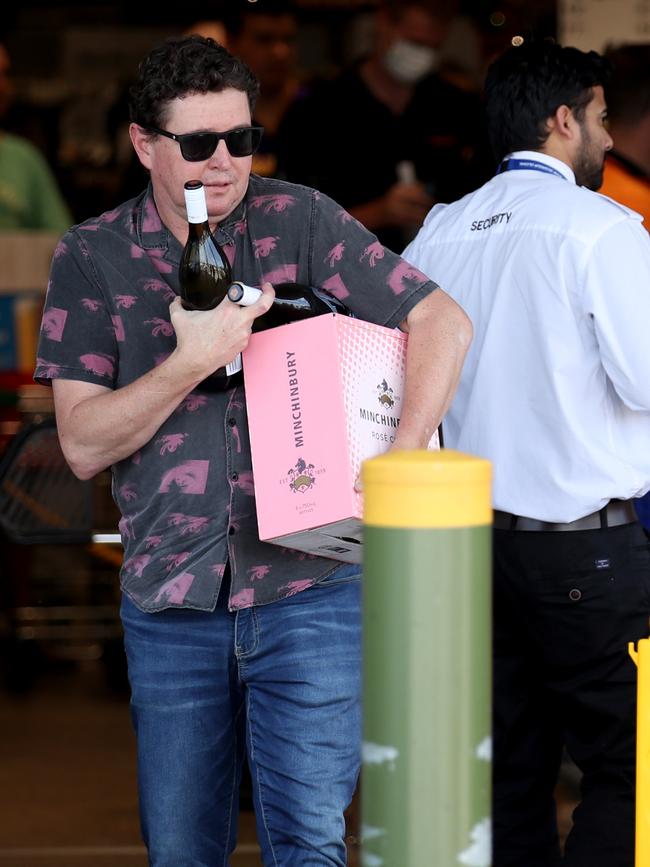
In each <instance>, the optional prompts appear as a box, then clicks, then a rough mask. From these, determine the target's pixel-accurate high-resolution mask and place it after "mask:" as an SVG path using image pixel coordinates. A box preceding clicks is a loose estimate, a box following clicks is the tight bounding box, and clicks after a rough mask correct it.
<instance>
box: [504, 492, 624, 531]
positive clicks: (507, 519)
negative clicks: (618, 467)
mask: <svg viewBox="0 0 650 867" xmlns="http://www.w3.org/2000/svg"><path fill="white" fill-rule="evenodd" d="M636 520H637V516H636V512H635V509H634V504H633V503H632V501H631V500H610V501H609V503H607V505H606V506H604V507H603V508H602V509H599V510H598V511H597V512H592V513H591V514H589V515H584V516H583V517H582V518H577V519H576V520H575V521H569V522H568V523H566V524H557V523H553V522H551V521H540V520H538V519H537V518H527V517H525V516H522V515H513V514H511V513H510V512H502V511H500V510H498V509H495V511H494V527H495V529H497V530H516V531H517V532H519V531H522V532H538V533H558V532H565V531H571V530H573V531H576V530H601V529H606V528H607V527H618V526H620V525H622V524H632V523H634V522H635V521H636Z"/></svg>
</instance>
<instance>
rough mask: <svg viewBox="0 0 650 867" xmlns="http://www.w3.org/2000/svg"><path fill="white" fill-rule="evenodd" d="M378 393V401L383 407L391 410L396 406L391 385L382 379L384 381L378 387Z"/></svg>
mask: <svg viewBox="0 0 650 867" xmlns="http://www.w3.org/2000/svg"><path fill="white" fill-rule="evenodd" d="M377 392H378V394H377V400H378V401H379V403H380V404H381V405H382V406H385V407H389V408H390V407H393V406H395V397H394V392H393V389H392V388H391V387H390V385H389V384H388V383H387V382H386V380H385V379H382V381H381V382H380V383H379V385H378V386H377Z"/></svg>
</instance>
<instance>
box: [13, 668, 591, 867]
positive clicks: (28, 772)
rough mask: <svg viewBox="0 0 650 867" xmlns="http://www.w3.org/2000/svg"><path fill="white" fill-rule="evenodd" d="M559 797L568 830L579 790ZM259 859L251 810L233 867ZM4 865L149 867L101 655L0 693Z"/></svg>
mask: <svg viewBox="0 0 650 867" xmlns="http://www.w3.org/2000/svg"><path fill="white" fill-rule="evenodd" d="M558 795H559V805H558V808H559V819H560V826H561V831H562V835H563V836H565V835H566V833H567V832H568V830H569V829H570V827H571V813H572V811H573V808H574V807H575V800H574V798H575V788H574V787H573V786H569V787H568V788H567V787H566V786H564V787H560V788H559V789H558ZM357 814H358V805H357V804H356V802H355V804H354V805H353V809H352V810H351V811H350V815H349V816H348V820H349V821H348V826H349V837H348V842H349V857H350V867H355V865H358V861H359V852H358V847H357V845H356V833H355V832H356V824H357V820H356V815H357ZM259 865H261V861H260V857H259V848H258V846H257V842H256V838H255V827H254V820H253V816H252V813H250V812H247V811H244V812H242V814H241V816H240V844H239V847H238V849H237V852H236V854H235V856H234V857H233V859H232V867H259ZM0 867H147V857H146V853H145V850H144V847H143V846H142V843H141V841H140V835H139V827H138V810H137V794H136V779H135V744H134V738H133V734H132V731H131V722H130V718H129V709H128V700H127V698H126V695H118V694H116V692H115V690H114V689H112V688H109V685H108V680H107V678H106V674H105V671H104V669H103V667H102V666H101V665H100V664H99V663H98V662H97V661H92V660H89V661H86V662H81V663H80V662H75V663H67V664H65V665H61V664H60V663H59V664H57V665H54V666H50V667H49V668H48V669H47V670H46V671H45V672H41V673H40V674H39V677H38V678H37V680H36V683H35V684H34V686H33V687H32V688H31V689H30V690H28V691H26V692H25V694H23V695H14V694H11V693H7V692H0ZM402 867H407V865H402ZM408 867H414V865H408Z"/></svg>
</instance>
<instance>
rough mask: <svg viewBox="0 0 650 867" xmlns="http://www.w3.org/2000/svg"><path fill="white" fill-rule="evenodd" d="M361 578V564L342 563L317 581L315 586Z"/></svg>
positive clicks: (329, 585)
mask: <svg viewBox="0 0 650 867" xmlns="http://www.w3.org/2000/svg"><path fill="white" fill-rule="evenodd" d="M358 578H361V566H360V565H359V564H358V563H343V564H342V565H341V566H339V567H338V569H335V570H334V571H333V572H330V573H329V575H326V576H325V577H324V578H323V579H322V581H318V583H317V584H315V587H331V586H332V585H333V584H343V583H345V582H348V581H355V580H356V579H358Z"/></svg>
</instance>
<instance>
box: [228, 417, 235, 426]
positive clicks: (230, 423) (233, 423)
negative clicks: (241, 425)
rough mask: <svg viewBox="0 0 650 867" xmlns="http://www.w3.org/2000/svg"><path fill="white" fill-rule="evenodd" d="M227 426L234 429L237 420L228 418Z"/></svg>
mask: <svg viewBox="0 0 650 867" xmlns="http://www.w3.org/2000/svg"><path fill="white" fill-rule="evenodd" d="M228 424H229V425H230V427H234V426H235V425H236V424H237V420H236V419H234V418H229V419H228Z"/></svg>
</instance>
